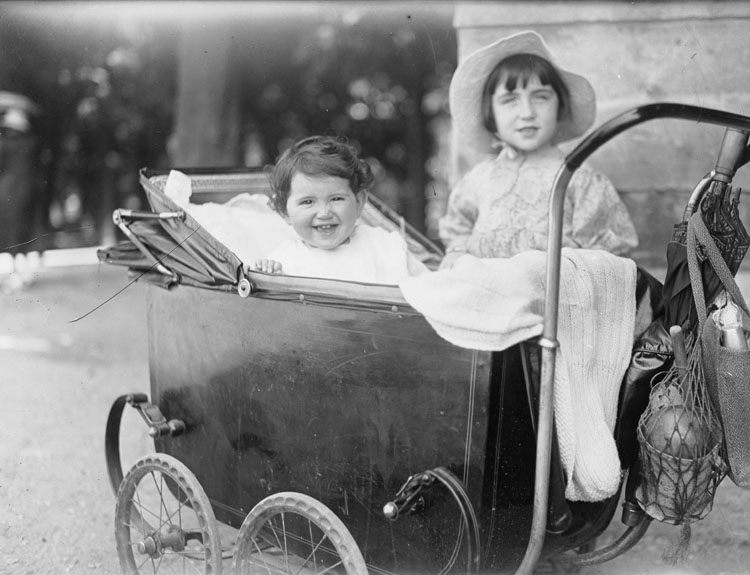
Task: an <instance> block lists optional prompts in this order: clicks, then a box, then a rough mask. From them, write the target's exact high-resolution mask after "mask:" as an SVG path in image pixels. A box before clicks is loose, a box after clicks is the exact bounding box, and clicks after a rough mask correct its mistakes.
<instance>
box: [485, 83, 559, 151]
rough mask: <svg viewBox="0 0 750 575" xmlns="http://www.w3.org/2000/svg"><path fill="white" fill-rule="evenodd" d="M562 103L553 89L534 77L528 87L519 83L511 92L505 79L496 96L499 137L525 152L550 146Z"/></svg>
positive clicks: (493, 110) (498, 87)
mask: <svg viewBox="0 0 750 575" xmlns="http://www.w3.org/2000/svg"><path fill="white" fill-rule="evenodd" d="M558 107H559V101H558V97H557V92H555V90H554V89H553V88H552V86H544V85H543V84H542V83H541V81H540V80H539V77H538V76H536V75H532V76H531V77H530V78H529V81H528V82H527V83H526V86H525V87H524V86H521V83H520V82H518V83H517V84H516V87H515V89H514V90H513V91H512V92H509V91H508V89H507V88H506V87H505V78H504V77H501V78H500V81H499V82H498V84H497V88H496V89H495V93H494V94H493V95H492V113H493V114H494V115H495V125H496V126H497V135H498V137H499V138H500V140H502V141H503V142H504V143H506V144H508V145H509V146H511V147H513V148H515V149H516V150H519V151H523V152H534V151H536V150H539V149H540V148H543V147H545V146H547V145H548V144H549V143H550V142H551V141H552V138H554V137H555V134H556V133H557V111H558Z"/></svg>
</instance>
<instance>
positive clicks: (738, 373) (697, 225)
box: [687, 214, 750, 487]
mask: <svg viewBox="0 0 750 575" xmlns="http://www.w3.org/2000/svg"><path fill="white" fill-rule="evenodd" d="M687 241H688V250H687V251H688V265H689V267H690V280H691V284H692V289H693V296H694V298H695V305H696V309H697V310H698V319H699V322H700V324H699V328H698V334H699V337H700V344H701V353H702V359H703V370H704V373H705V379H706V387H707V390H708V393H709V396H710V398H711V403H712V405H713V408H714V410H715V411H716V413H717V415H718V417H719V420H720V422H721V427H722V431H723V434H724V443H725V444H724V447H725V454H724V456H725V458H726V460H727V463H728V464H729V477H730V478H731V479H732V481H734V483H736V484H737V485H739V486H740V487H750V349H748V344H747V334H748V332H747V327H749V326H750V311H748V306H747V303H746V302H745V300H744V298H743V297H742V293H741V292H740V290H739V288H738V286H737V283H736V282H735V281H734V278H733V277H732V274H731V272H730V270H729V268H728V267H727V265H726V263H725V262H724V259H723V258H722V257H721V254H720V253H719V250H718V248H717V246H716V244H715V243H714V241H713V239H712V238H711V235H710V233H709V232H708V229H707V228H706V225H705V223H704V222H703V219H702V218H701V217H700V214H696V215H694V216H693V217H692V218H691V219H690V222H689V224H688V238H687ZM698 250H700V252H701V253H703V254H704V255H705V258H706V259H707V260H708V263H709V264H710V265H711V267H712V268H713V270H714V272H715V273H716V275H717V276H718V277H719V279H720V280H721V283H722V285H723V287H724V289H725V290H726V292H723V293H720V294H719V296H717V298H715V299H714V305H716V306H717V309H716V310H715V311H712V313H707V311H706V300H705V296H704V293H703V281H702V276H701V273H700V267H699V263H698V253H699V252H698Z"/></svg>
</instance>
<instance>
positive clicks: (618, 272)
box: [399, 248, 636, 501]
mask: <svg viewBox="0 0 750 575" xmlns="http://www.w3.org/2000/svg"><path fill="white" fill-rule="evenodd" d="M545 273H546V254H545V253H544V252H540V251H530V252H523V253H521V254H519V255H517V256H514V257H512V258H507V259H478V258H475V257H473V256H464V257H462V258H460V259H459V260H458V261H457V262H456V265H455V267H454V268H453V269H451V270H441V271H437V272H434V273H424V274H421V275H418V276H412V277H407V278H404V279H403V280H402V281H401V282H400V284H399V286H400V288H401V292H402V293H403V296H404V298H405V299H406V301H408V302H409V304H410V305H411V306H412V307H414V309H416V310H417V311H419V312H420V313H421V314H422V315H424V316H425V318H426V319H427V321H428V322H429V323H430V324H431V325H432V326H433V328H434V329H435V331H436V332H437V333H438V334H439V335H440V336H442V337H443V338H444V339H446V340H447V341H449V342H451V343H453V344H454V345H458V346H460V347H466V348H470V349H480V350H502V349H506V348H508V347H510V346H512V345H515V344H516V343H519V342H521V341H525V340H528V339H530V338H533V337H535V336H539V335H541V333H542V318H543V314H544V298H545V290H544V284H545ZM635 280H636V266H635V263H634V262H633V261H632V260H629V259H625V258H620V257H617V256H613V255H611V254H609V253H607V252H604V251H601V250H576V249H569V248H565V249H563V251H562V262H561V271H560V305H559V313H558V340H559V342H560V348H559V350H558V353H557V354H556V362H555V378H554V379H555V388H554V412H555V426H556V429H557V436H558V441H559V445H560V458H561V461H562V465H563V469H564V470H565V473H566V476H567V487H566V491H565V495H566V498H567V499H569V500H571V501H600V500H602V499H606V498H607V497H610V496H612V495H613V494H615V493H616V491H617V489H618V486H619V483H620V461H619V457H618V455H617V447H616V445H615V440H614V435H613V431H614V425H615V418H616V415H617V401H618V396H619V390H620V384H621V382H622V378H623V376H624V374H625V370H626V369H627V366H628V364H629V361H630V357H631V352H632V346H633V331H634V325H635V309H636V302H635Z"/></svg>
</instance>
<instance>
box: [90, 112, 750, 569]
mask: <svg viewBox="0 0 750 575" xmlns="http://www.w3.org/2000/svg"><path fill="white" fill-rule="evenodd" d="M655 118H681V119H686V120H690V121H701V122H709V123H713V124H718V125H721V126H725V127H729V128H733V129H741V130H747V131H750V118H747V117H744V116H738V115H735V114H728V113H724V112H719V111H715V110H709V109H704V108H697V107H691V106H685V105H678V104H654V105H649V106H644V107H641V108H636V109H634V110H631V111H629V112H626V113H624V114H622V115H620V116H618V117H616V118H614V119H613V120H611V121H610V122H608V123H606V124H604V125H603V126H601V127H600V128H598V129H597V130H595V131H594V132H593V133H592V134H591V135H590V136H589V137H587V138H586V139H585V140H584V141H583V142H582V143H581V144H580V145H579V146H578V147H577V148H576V149H575V150H574V151H573V152H572V153H571V154H569V156H568V157H567V159H566V161H565V164H564V165H563V168H562V169H561V171H560V173H559V174H558V178H557V180H556V183H555V189H554V191H553V195H552V201H551V211H550V234H549V248H548V252H547V253H548V263H547V276H546V277H547V281H546V306H545V313H544V326H543V331H542V336H541V338H535V339H533V340H529V341H525V342H522V343H520V344H518V345H514V346H512V347H511V348H509V349H506V350H504V351H498V352H487V351H478V350H472V349H465V348H460V347H457V346H454V345H451V344H450V343H448V342H446V341H445V340H443V339H442V338H440V337H439V336H438V335H437V334H436V333H435V331H434V330H433V329H432V328H431V327H430V325H429V324H428V323H427V321H426V320H425V318H424V317H422V316H421V315H420V314H419V313H418V312H416V311H415V310H414V309H413V308H412V307H411V306H410V305H409V304H408V303H407V302H406V301H405V300H404V298H403V297H402V295H401V293H400V292H399V290H398V288H397V287H396V286H380V285H371V284H359V283H353V282H341V281H334V280H323V279H311V278H294V277H285V276H269V275H265V274H260V273H254V272H245V271H244V270H243V265H242V263H243V262H242V261H241V260H240V258H238V257H237V255H236V254H235V253H234V252H233V251H231V250H230V249H228V248H227V247H226V246H225V245H223V244H222V243H220V242H218V241H217V240H216V239H215V238H214V237H213V236H212V235H211V234H209V233H208V232H207V231H206V230H205V229H204V228H203V227H201V226H200V225H199V223H198V222H197V221H196V220H195V219H194V218H193V217H191V216H190V214H189V213H187V212H186V211H185V210H184V209H182V208H181V207H180V206H179V205H177V204H175V203H174V202H173V201H172V200H170V198H168V197H167V196H166V195H165V194H164V193H163V190H164V186H165V183H166V180H167V174H166V173H164V172H156V171H151V170H144V171H143V172H142V173H141V182H142V185H143V187H144V189H145V191H146V193H147V196H148V200H149V203H150V204H151V208H152V211H151V212H133V211H128V210H118V211H116V212H115V215H114V217H115V221H116V223H117V224H118V225H119V226H120V228H121V229H122V230H123V231H124V232H125V233H126V235H127V236H128V237H129V239H130V241H129V242H126V243H123V244H120V245H118V246H114V247H113V248H110V249H106V250H102V252H101V253H100V258H101V259H102V260H103V261H106V262H108V263H112V264H115V265H123V266H126V267H128V268H129V269H130V273H131V274H132V275H134V276H137V277H138V278H139V279H143V280H145V281H146V282H147V283H148V286H149V287H148V291H147V294H148V296H147V297H148V333H149V362H150V374H151V390H150V397H149V396H148V395H146V394H145V393H132V394H129V395H125V396H121V397H119V398H117V399H116V400H115V402H114V404H113V406H112V409H111V411H110V415H109V419H108V422H107V429H106V437H105V439H106V441H105V443H106V456H107V466H108V471H109V475H110V480H111V483H112V487H113V490H114V492H115V494H116V498H117V507H116V513H115V515H116V517H115V534H116V541H117V549H118V556H119V559H120V563H121V566H122V568H123V571H124V572H125V573H145V572H160V571H164V572H173V571H177V572H193V571H195V572H200V573H220V572H221V571H222V569H223V570H224V571H228V570H229V569H230V565H231V569H234V570H235V572H237V573H248V574H249V573H347V574H354V573H359V574H364V573H371V574H385V573H401V574H412V573H441V574H442V573H449V572H452V573H476V572H479V571H481V572H493V573H512V572H518V573H531V572H532V571H533V569H534V568H535V566H536V565H537V564H538V563H539V561H540V560H541V559H545V560H547V559H549V560H553V561H556V562H560V563H563V564H566V565H585V564H590V563H597V562H603V561H607V560H609V559H612V558H614V557H616V556H618V555H619V554H621V553H623V552H625V551H627V550H628V549H630V548H631V547H632V546H633V545H635V544H636V543H637V542H638V541H639V539H640V538H641V537H642V536H643V534H644V533H645V532H646V530H647V528H648V525H649V523H650V518H649V517H648V516H647V515H646V514H645V513H644V512H643V511H642V510H641V509H640V508H639V506H638V504H637V502H636V501H635V497H634V492H635V487H636V484H637V481H638V473H637V469H636V457H635V451H636V449H635V447H634V446H635V444H636V432H635V424H636V422H637V420H638V416H639V415H640V413H641V412H642V411H643V409H644V407H645V402H646V401H647V397H648V391H649V389H648V386H647V385H646V386H643V385H642V384H638V385H636V383H634V382H632V381H630V382H627V381H626V382H625V383H624V384H623V387H622V389H621V391H620V401H619V406H618V416H617V426H616V429H615V436H616V441H617V446H618V450H619V452H620V457H621V465H622V472H623V481H622V483H621V486H620V487H621V490H620V492H618V493H616V494H615V495H613V496H612V497H609V498H607V499H606V500H603V501H595V502H574V501H567V500H566V499H565V495H564V493H565V485H564V483H565V479H564V477H563V474H562V470H561V468H560V462H559V456H558V447H557V444H556V436H555V433H554V431H553V414H552V401H551V398H552V388H553V383H554V382H553V379H552V377H553V376H552V373H553V371H554V365H555V353H556V341H557V313H558V297H559V284H560V253H561V233H562V224H561V222H562V210H563V199H564V194H565V190H566V188H567V185H568V182H569V181H570V178H571V176H572V174H573V173H574V172H575V170H576V169H577V167H578V166H580V165H581V163H582V162H583V161H584V160H585V159H586V158H587V157H588V156H589V155H591V154H592V153H593V152H594V151H595V150H596V149H598V148H599V147H600V146H601V145H602V144H604V143H605V142H606V141H608V140H609V139H611V138H612V137H614V136H616V135H617V134H619V133H621V132H622V131H624V130H626V129H628V128H630V127H632V126H635V125H637V124H640V123H642V122H644V121H647V120H651V119H655ZM747 158H748V153H747V150H744V156H743V158H742V162H741V163H744V162H746V161H747ZM185 172H186V173H187V174H188V175H189V176H190V179H191V182H192V183H193V190H194V194H195V198H196V200H199V199H201V197H202V198H203V199H207V200H209V201H214V202H218V201H223V200H226V199H229V198H233V197H236V196H237V194H245V193H248V194H258V193H262V192H263V191H264V190H265V187H266V183H265V178H264V176H263V174H262V173H260V172H254V171H249V170H222V171H220V172H218V171H216V170H213V171H212V170H185ZM691 201H692V200H691ZM364 217H365V218H366V219H367V218H369V221H370V222H371V223H373V224H375V225H382V226H383V227H386V228H388V229H400V230H401V231H402V232H403V233H404V234H405V235H406V236H407V238H408V240H409V244H410V247H411V249H412V251H413V252H414V253H416V254H417V255H418V256H419V257H420V258H421V259H422V260H423V261H424V262H425V263H427V264H428V266H432V267H433V268H434V267H435V266H436V265H437V263H438V262H439V260H440V258H441V256H442V253H441V251H440V248H439V247H438V246H436V245H434V244H433V243H432V242H430V241H429V240H427V239H426V238H424V237H422V236H421V235H420V234H419V233H417V232H416V231H415V230H414V229H412V228H411V227H410V226H408V225H407V224H405V223H403V222H402V221H401V219H400V218H399V217H398V216H397V215H396V214H394V213H393V212H392V211H391V210H389V209H388V208H387V207H386V206H384V205H383V204H382V202H379V201H377V199H373V200H372V202H371V204H370V206H368V208H367V211H366V213H365V216H364ZM637 286H638V288H637V289H638V290H639V293H640V294H641V295H642V294H643V293H644V292H645V291H647V290H648V289H652V290H657V291H658V286H657V285H656V283H655V282H654V281H653V278H649V277H648V274H645V273H643V272H640V273H639V276H638V282H637ZM651 299H653V300H654V301H656V300H658V297H656V296H654V297H653V298H651ZM639 301H640V302H641V305H644V306H651V305H652V304H651V301H650V300H649V298H639ZM658 307H659V306H658V304H655V305H654V307H653V309H652V310H651V311H652V312H653V313H654V314H658V313H659V309H658ZM127 405H130V406H132V407H133V408H135V409H136V410H137V411H138V413H139V414H140V415H141V416H142V418H143V420H144V421H145V423H146V424H147V428H148V433H149V435H150V436H151V437H153V439H154V445H155V452H154V453H152V454H149V455H146V456H145V457H143V458H142V459H141V460H139V461H138V462H137V463H136V464H135V465H134V466H133V467H132V468H131V469H130V470H128V471H127V473H123V470H122V468H121V463H120V452H119V433H120V423H121V417H122V412H123V410H124V408H125V406H127ZM623 490H624V492H625V493H624V505H623V514H622V521H623V523H624V524H625V526H626V529H625V531H624V532H623V534H622V535H621V536H620V537H619V538H618V539H617V540H615V541H614V542H613V543H611V544H609V545H607V546H606V547H604V548H600V549H596V548H595V542H596V538H597V537H598V536H599V535H601V534H602V533H603V532H604V530H605V529H606V528H607V527H608V525H609V524H610V522H611V521H612V519H613V517H614V515H615V512H616V509H617V507H618V503H619V501H620V498H621V495H622V491H623ZM220 525H223V526H229V527H232V528H235V529H239V531H238V532H235V537H236V540H235V541H234V542H230V541H226V540H224V539H222V533H223V532H222V531H221V529H220Z"/></svg>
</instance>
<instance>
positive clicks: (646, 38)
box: [453, 1, 750, 269]
mask: <svg viewBox="0 0 750 575" xmlns="http://www.w3.org/2000/svg"><path fill="white" fill-rule="evenodd" d="M454 25H455V27H456V32H457V38H458V59H459V61H461V60H463V59H464V58H465V57H466V56H467V55H468V54H470V53H471V52H473V51H474V50H476V49H478V48H481V47H482V46H485V45H487V44H489V43H491V42H493V41H494V40H496V39H498V38H501V37H503V36H506V35H508V34H512V33H514V32H518V31H521V30H528V29H533V30H536V31H537V32H539V33H540V34H541V35H542V36H543V37H544V38H545V40H546V41H547V43H548V45H549V46H550V49H551V50H552V52H553V54H554V55H555V57H556V58H557V60H558V61H559V62H560V64H561V65H563V66H565V67H566V68H568V69H570V70H572V71H575V72H577V73H579V74H582V75H584V76H585V77H587V78H588V79H589V80H590V81H591V83H592V84H593V86H594V89H595V90H596V93H597V103H598V111H597V121H596V124H595V125H599V124H601V123H603V122H604V121H606V120H608V119H610V118H612V117H613V116H614V115H616V114H618V113H620V112H623V111H625V110H627V109H630V108H633V107H636V106H641V105H644V104H648V103H653V102H678V103H685V104H692V105H698V106H704V107H709V108H717V109H721V110H725V111H730V112H734V113H738V114H743V115H750V2H745V1H738V2H646V3H644V2H639V3H629V2H627V3H626V2H533V3H532V2H493V3H488V2H476V3H461V4H459V5H458V6H457V8H456V12H455V17H454ZM722 135H723V128H721V127H718V126H711V125H706V124H698V123H694V122H686V121H684V120H654V121H651V122H647V123H645V124H642V125H641V126H639V127H637V128H634V129H631V130H629V131H627V132H625V133H624V134H621V135H620V136H618V137H616V138H615V139H614V140H612V141H610V142H609V143H607V144H606V145H605V146H604V147H602V148H601V149H600V150H599V151H597V152H596V153H595V154H594V155H593V156H592V157H591V159H590V162H591V164H593V165H594V167H595V168H597V169H599V170H601V171H603V172H604V173H606V174H607V175H608V176H609V177H610V178H611V179H612V181H613V182H614V184H615V185H616V186H617V188H618V189H619V190H620V191H621V193H622V197H623V200H624V201H625V203H626V204H627V206H628V209H629V210H630V212H631V215H632V216H633V219H634V221H635V222H636V226H637V227H638V231H639V234H640V238H641V246H640V247H639V249H638V251H637V252H636V253H635V254H634V257H635V258H636V259H637V260H638V261H640V262H643V263H646V264H649V265H654V264H656V265H658V264H659V262H660V260H663V258H664V251H665V246H666V242H667V241H668V239H669V237H670V235H671V230H672V225H673V224H674V223H676V222H677V221H679V220H680V219H681V216H682V212H683V210H684V208H685V203H686V202H687V198H688V196H689V194H690V191H691V190H692V189H693V187H694V186H695V184H696V183H697V182H698V181H699V180H700V178H701V177H702V176H703V175H704V174H706V173H707V172H708V171H710V170H711V169H712V168H713V166H714V162H715V160H716V155H717V153H718V149H719V145H720V142H721V139H722ZM576 143H577V142H572V143H571V145H570V146H567V149H570V148H571V147H572V146H573V145H575V144H576ZM459 148H460V147H459V146H454V151H453V166H454V177H455V176H458V175H460V173H462V172H463V171H464V170H465V169H466V167H467V166H468V165H470V164H471V163H472V162H473V161H475V160H476V158H473V157H471V156H470V155H467V154H466V153H465V152H464V151H462V150H461V149H459ZM735 183H736V184H737V185H740V186H742V187H743V188H748V189H750V166H748V167H746V168H745V169H744V172H743V171H742V170H741V171H740V172H739V174H738V177H737V178H736V180H735ZM742 204H744V205H743V208H742V213H743V220H744V222H745V224H746V226H747V227H748V228H750V217H748V216H750V199H748V198H745V199H744V200H743V202H742ZM744 267H745V268H746V269H747V268H750V264H747V263H746V264H745V266H744Z"/></svg>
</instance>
